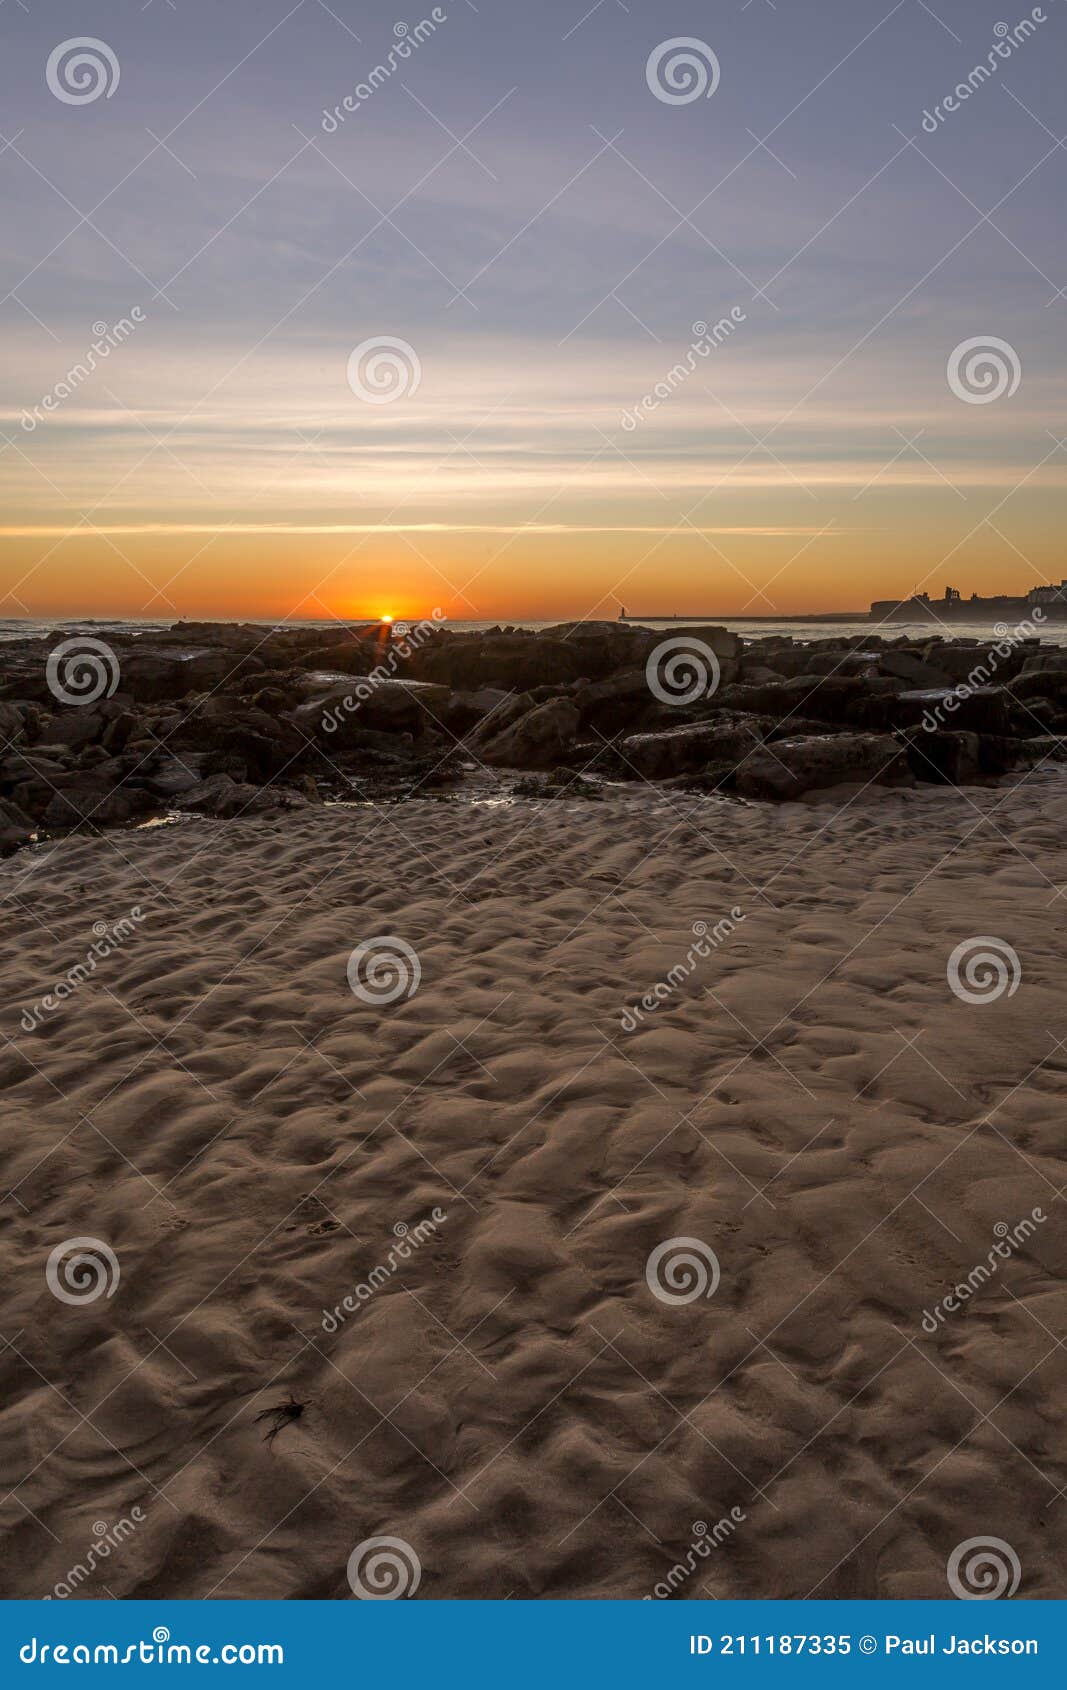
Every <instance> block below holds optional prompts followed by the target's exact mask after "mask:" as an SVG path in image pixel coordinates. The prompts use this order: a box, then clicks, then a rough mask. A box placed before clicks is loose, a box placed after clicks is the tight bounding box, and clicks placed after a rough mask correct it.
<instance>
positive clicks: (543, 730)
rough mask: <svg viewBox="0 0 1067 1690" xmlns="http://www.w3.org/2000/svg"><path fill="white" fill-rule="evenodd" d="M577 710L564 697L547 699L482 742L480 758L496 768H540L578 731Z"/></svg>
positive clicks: (562, 751)
mask: <svg viewBox="0 0 1067 1690" xmlns="http://www.w3.org/2000/svg"><path fill="white" fill-rule="evenodd" d="M579 719H580V718H579V715H578V709H577V706H576V705H575V704H573V703H572V702H571V700H570V699H568V698H549V699H546V700H545V702H544V704H538V705H535V706H534V708H533V709H532V710H528V711H527V712H526V713H525V715H522V716H520V717H519V719H518V721H517V722H515V723H514V724H513V725H512V726H511V727H509V728H505V729H504V731H503V733H499V734H497V735H495V736H494V737H493V738H491V739H489V740H487V741H486V743H485V744H484V745H483V746H482V749H481V753H480V755H481V757H482V760H483V761H484V762H486V763H491V764H495V765H496V766H498V767H507V768H515V769H543V768H546V767H547V766H548V765H549V764H550V763H554V762H556V761H557V760H558V759H559V758H560V757H562V756H563V755H564V754H565V753H566V752H567V751H568V750H569V748H570V747H571V746H572V745H573V743H574V736H575V734H576V733H577V731H578V723H579Z"/></svg>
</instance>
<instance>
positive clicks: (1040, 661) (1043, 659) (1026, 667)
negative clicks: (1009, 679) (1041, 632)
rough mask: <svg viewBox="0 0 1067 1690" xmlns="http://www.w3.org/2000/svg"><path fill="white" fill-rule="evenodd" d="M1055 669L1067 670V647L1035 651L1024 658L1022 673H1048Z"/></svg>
mask: <svg viewBox="0 0 1067 1690" xmlns="http://www.w3.org/2000/svg"><path fill="white" fill-rule="evenodd" d="M1053 670H1059V671H1060V672H1061V673H1062V672H1064V671H1067V647H1062V646H1061V647H1060V649H1059V650H1058V651H1035V652H1033V653H1032V654H1031V655H1030V656H1029V657H1026V658H1024V659H1023V665H1022V668H1021V670H1020V671H1019V673H1020V674H1022V675H1034V674H1047V673H1049V672H1051V671H1053Z"/></svg>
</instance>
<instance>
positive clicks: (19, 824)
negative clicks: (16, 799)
mask: <svg viewBox="0 0 1067 1690" xmlns="http://www.w3.org/2000/svg"><path fill="white" fill-rule="evenodd" d="M35 831H36V829H35V827H34V824H33V822H32V821H31V820H30V818H29V816H27V815H26V814H25V813H24V812H23V811H22V810H20V809H19V807H18V805H17V804H13V803H12V802H11V800H10V799H9V798H0V851H2V852H3V853H4V854H5V855H6V854H7V853H8V852H10V851H17V850H18V848H19V846H20V845H27V844H29V842H30V840H31V839H32V838H33V835H34V833H35Z"/></svg>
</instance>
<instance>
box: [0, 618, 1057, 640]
mask: <svg viewBox="0 0 1067 1690" xmlns="http://www.w3.org/2000/svg"><path fill="white" fill-rule="evenodd" d="M190 620H194V619H193V618H190ZM197 620H199V619H197ZM203 620H205V621H226V620H232V621H234V622H235V623H236V622H238V621H240V622H241V624H242V626H245V627H253V628H262V629H263V630H264V632H266V630H267V629H269V628H301V629H305V628H337V627H338V626H341V627H344V626H348V625H351V626H352V627H366V626H367V621H366V620H358V621H353V622H352V623H351V624H347V623H345V622H342V621H341V620H340V619H339V618H337V617H324V618H323V619H322V620H321V621H315V620H311V619H309V620H306V621H305V620H301V621H299V622H296V621H293V622H284V621H283V622H269V621H260V620H259V619H257V618H237V617H234V618H223V617H217V618H208V617H205V618H203ZM565 620H566V619H565V618H561V617H556V618H555V619H553V620H552V621H541V622H530V621H521V620H518V619H513V620H507V621H505V620H504V619H502V618H497V619H496V620H495V621H482V622H462V621H455V622H452V621H446V622H442V623H441V624H440V625H441V627H443V628H450V629H452V630H454V631H455V632H457V633H473V632H475V631H476V630H477V629H479V628H483V629H489V628H499V627H501V626H503V627H509V628H528V629H532V630H535V631H536V630H538V629H544V628H558V627H559V626H560V624H561V622H563V621H565ZM174 621H175V619H174V617H173V616H167V617H160V618H158V619H153V620H144V621H142V620H137V619H135V618H128V619H127V618H120V617H116V618H110V619H109V618H107V617H79V618H69V619H65V620H60V621H52V620H35V619H32V618H30V617H22V618H13V619H11V620H7V621H0V643H2V642H3V641H5V640H24V639H33V638H35V637H36V636H38V635H42V634H49V633H61V632H62V633H74V632H81V631H84V630H91V631H92V632H93V633H95V634H97V635H99V636H105V635H106V634H108V633H109V632H110V633H115V634H119V633H123V634H151V633H156V632H158V631H159V630H160V629H163V628H172V627H173V626H174ZM397 625H398V627H402V626H405V625H406V626H411V625H412V624H411V623H407V624H405V623H404V622H402V620H401V618H400V617H398V618H397ZM626 626H628V627H631V628H632V627H641V628H651V629H653V630H656V631H660V630H662V631H663V632H664V633H666V632H668V631H669V630H670V629H672V628H674V629H677V628H680V627H681V628H699V627H701V626H707V627H716V628H729V629H730V631H731V632H732V633H735V634H740V635H741V636H742V637H743V638H744V639H746V640H759V639H767V638H768V637H770V636H772V635H777V636H780V635H783V634H784V635H788V636H789V637H790V638H792V639H794V640H796V641H797V642H798V643H800V644H804V643H807V642H808V641H811V640H827V639H841V638H845V637H849V636H852V635H864V634H881V635H882V636H883V637H885V638H889V639H905V638H906V639H911V640H915V639H967V640H979V641H988V642H990V643H992V642H993V641H995V640H1001V639H1005V638H1008V639H1010V638H1012V637H1013V636H1015V635H1016V633H1017V631H1016V629H1015V627H1014V626H1011V627H1009V626H1008V625H1006V624H1005V623H1004V622H963V623H956V624H955V625H949V624H944V623H936V622H935V623H930V622H885V623H873V622H867V621H864V620H860V619H858V620H856V621H855V622H838V621H827V622H811V621H807V620H797V621H790V619H789V618H788V617H783V618H782V619H781V620H780V621H771V622H768V621H753V620H751V619H748V620H746V619H745V618H744V617H740V618H739V617H730V616H696V617H693V618H692V619H691V620H688V619H687V620H686V621H684V622H672V621H655V620H653V619H651V618H649V619H648V620H647V621H646V620H644V619H643V618H642V620H641V621H640V622H638V621H637V620H636V619H633V620H631V621H630V622H628V623H627V624H626ZM1040 637H1041V639H1042V641H1043V642H1044V643H1045V644H1048V645H1067V621H1063V622H1046V623H1045V624H1044V626H1043V627H1042V628H1041V630H1040Z"/></svg>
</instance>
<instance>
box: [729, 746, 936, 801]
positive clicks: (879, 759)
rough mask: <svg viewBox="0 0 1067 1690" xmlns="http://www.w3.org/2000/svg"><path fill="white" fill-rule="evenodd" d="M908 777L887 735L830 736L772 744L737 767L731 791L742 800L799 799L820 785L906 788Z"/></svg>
mask: <svg viewBox="0 0 1067 1690" xmlns="http://www.w3.org/2000/svg"><path fill="white" fill-rule="evenodd" d="M913 778H914V777H913V776H912V774H911V771H910V769H909V767H908V761H907V754H906V752H905V749H904V746H903V745H902V744H901V743H900V741H899V740H897V739H894V738H893V737H892V736H891V735H889V734H835V735H833V736H832V737H828V738H825V739H824V738H812V737H805V738H802V739H781V740H776V741H775V743H774V745H773V746H767V747H765V748H764V750H763V751H760V752H757V753H756V754H755V755H754V756H752V757H749V758H748V760H747V761H746V762H745V763H744V764H743V765H742V766H741V767H739V769H738V771H737V779H736V789H737V791H738V792H739V793H741V795H742V796H743V797H745V798H774V799H779V800H781V799H788V798H799V797H801V796H802V795H803V794H804V793H805V792H811V791H814V790H817V789H818V788H820V787H827V786H840V785H842V784H844V783H846V782H856V781H859V782H861V783H862V784H863V785H870V784H877V785H879V786H905V785H910V784H911V782H912V780H913Z"/></svg>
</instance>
